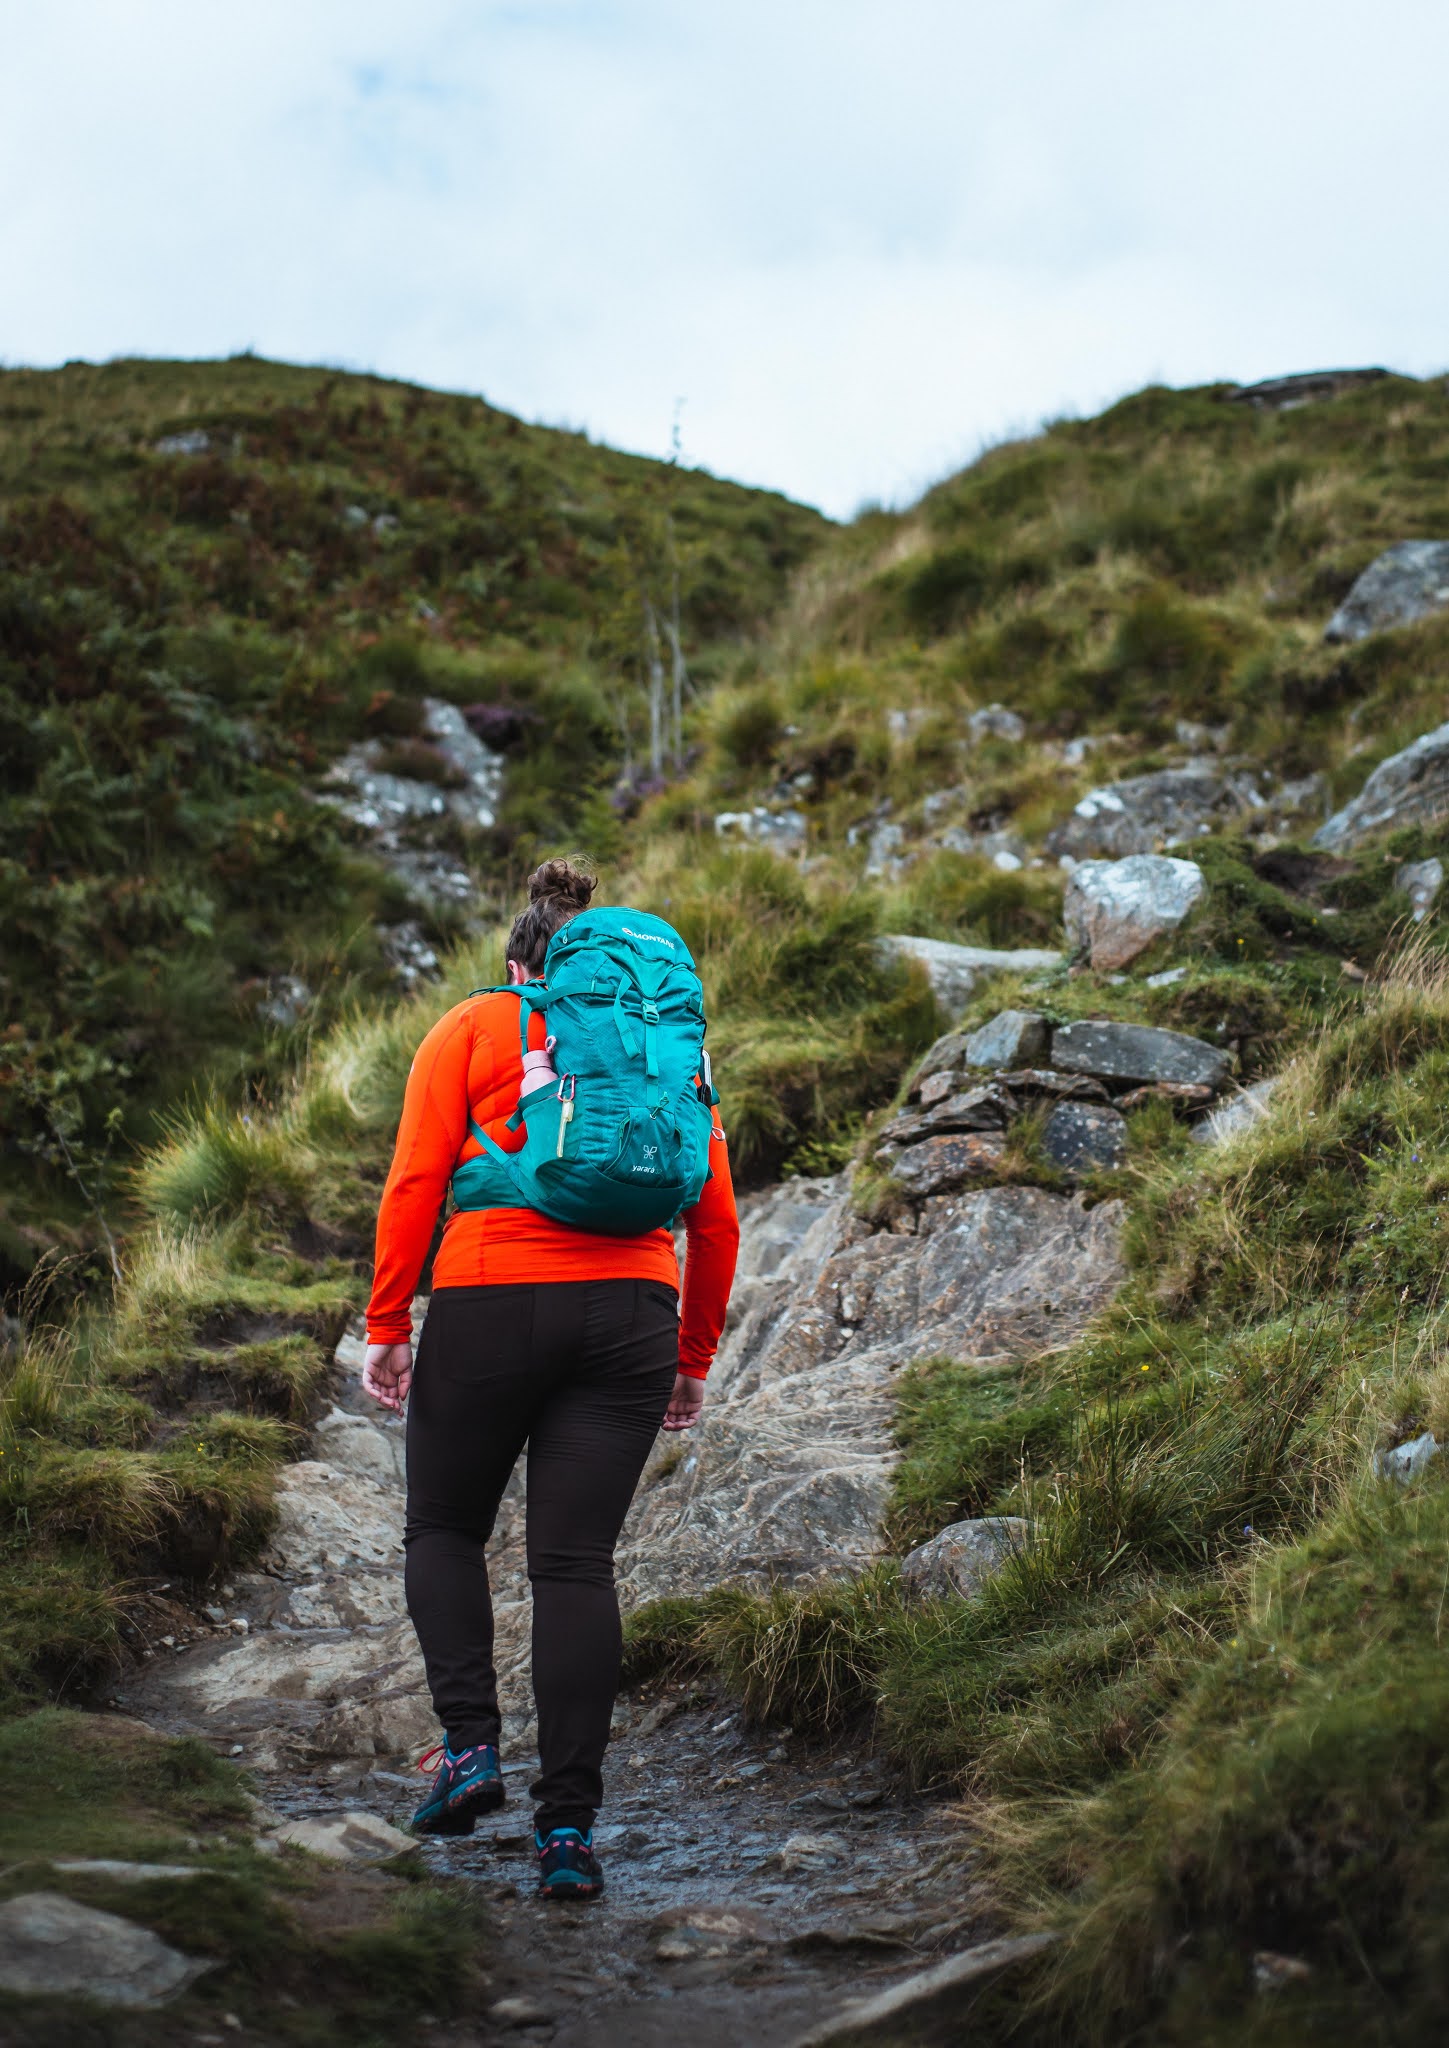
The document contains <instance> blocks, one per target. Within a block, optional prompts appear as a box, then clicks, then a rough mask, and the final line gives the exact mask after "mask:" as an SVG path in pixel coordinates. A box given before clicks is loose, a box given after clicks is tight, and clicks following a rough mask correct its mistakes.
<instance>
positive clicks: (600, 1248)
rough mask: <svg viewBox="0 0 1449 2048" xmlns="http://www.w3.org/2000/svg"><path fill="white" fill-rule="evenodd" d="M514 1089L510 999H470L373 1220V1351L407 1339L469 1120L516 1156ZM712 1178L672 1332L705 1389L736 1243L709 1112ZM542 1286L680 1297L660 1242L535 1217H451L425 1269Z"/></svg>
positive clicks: (471, 1140) (407, 1119) (430, 1074)
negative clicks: (641, 1283) (638, 1288)
mask: <svg viewBox="0 0 1449 2048" xmlns="http://www.w3.org/2000/svg"><path fill="white" fill-rule="evenodd" d="M543 1030H544V1025H543V1020H542V1018H540V1017H535V1018H534V1019H533V1022H532V1026H531V1029H530V1042H531V1043H532V1042H533V1041H534V1039H536V1040H537V1041H538V1042H539V1043H540V1044H541V1043H542V1038H543ZM522 1083H523V1058H522V1053H521V1050H520V1047H519V1040H518V1001H517V998H516V997H514V996H510V995H502V994H497V993H490V994H487V995H480V996H469V997H468V999H467V1001H466V1002H462V1003H459V1004H458V1005H457V1007H456V1008H455V1009H452V1010H449V1012H448V1014H447V1015H446V1016H445V1017H442V1018H440V1019H439V1021H438V1022H437V1023H436V1024H435V1025H434V1026H433V1028H432V1030H431V1031H430V1032H429V1033H428V1035H427V1037H426V1038H425V1039H424V1040H423V1042H422V1044H421V1045H420V1046H419V1048H418V1052H417V1056H416V1058H415V1059H414V1061H413V1064H412V1071H411V1073H410V1074H409V1075H408V1084H407V1092H406V1094H405V1096H404V1098H403V1111H402V1121H401V1123H400V1124H399V1126H398V1134H397V1144H396V1146H395V1147H394V1150H393V1158H392V1167H391V1170H390V1171H389V1173H388V1177H387V1184H386V1186H385V1187H384V1188H383V1191H382V1202H381V1205H380V1207H379V1209H378V1215H377V1254H376V1263H375V1267H374V1274H373V1283H372V1300H371V1301H370V1303H369V1304H368V1310H367V1338H368V1342H369V1343H370V1344H401V1343H404V1342H406V1340H407V1339H408V1338H409V1337H410V1336H411V1334H412V1316H411V1309H412V1300H413V1296H414V1294H415V1293H416V1291H417V1285H418V1279H419V1276H420V1275H421V1273H422V1270H423V1262H424V1260H425V1259H426V1258H427V1255H428V1246H429V1245H430V1244H431V1243H432V1238H433V1227H434V1225H435V1224H436V1222H437V1219H438V1210H439V1208H440V1206H441V1204H442V1201H443V1196H444V1193H445V1191H446V1189H447V1185H448V1182H449V1180H450V1179H451V1177H452V1173H453V1168H454V1167H455V1166H456V1165H458V1164H459V1163H460V1162H461V1161H462V1160H464V1159H471V1158H474V1157H476V1156H477V1154H478V1153H479V1152H480V1151H481V1150H482V1149H483V1148H482V1147H481V1146H480V1145H479V1143H478V1141H477V1139H476V1138H475V1137H474V1136H473V1134H472V1132H471V1131H470V1130H469V1128H468V1126H469V1121H470V1119H471V1120H472V1121H474V1122H476V1123H477V1124H478V1126H479V1128H480V1129H481V1130H484V1131H486V1132H487V1133H488V1135H489V1137H490V1138H492V1139H493V1140H494V1142H495V1143H496V1144H499V1145H501V1146H502V1147H503V1148H504V1150H505V1151H509V1152H516V1151H518V1150H520V1149H521V1148H522V1145H523V1142H524V1133H523V1131H522V1129H521V1128H520V1129H519V1130H517V1131H510V1130H509V1129H508V1127H507V1124H508V1119H509V1117H511V1116H512V1114H513V1112H514V1110H515V1109H516V1108H517V1107H518V1096H519V1090H520V1088H521V1087H522ZM710 1167H711V1174H710V1178H709V1179H708V1180H707V1181H706V1182H705V1184H704V1189H703V1192H702V1193H701V1195H700V1198H699V1200H698V1201H697V1202H696V1203H695V1205H694V1207H693V1208H692V1209H688V1210H686V1211H685V1215H684V1231H685V1259H684V1292H683V1300H682V1302H681V1307H680V1329H679V1370H680V1371H681V1372H682V1373H687V1374H688V1375H689V1377H690V1378H691V1379H701V1380H702V1379H703V1378H704V1377H705V1375H706V1374H707V1373H708V1371H709V1368H710V1365H711V1363H712V1362H713V1359H714V1354H715V1350H716V1348H717V1346H718V1344H719V1339H720V1332H721V1331H722V1330H723V1328H724V1320H725V1311H726V1309H727V1308H728V1306H729V1297H730V1288H731V1285H732V1284H733V1281H734V1275H735V1258H736V1255H737V1252H738V1250H739V1240H740V1226H739V1219H738V1216H737V1215H736V1212H735V1195H734V1185H733V1183H732V1181H731V1179H730V1167H729V1153H728V1149H727V1147H726V1145H725V1140H724V1131H723V1128H722V1127H721V1124H720V1120H719V1112H718V1110H716V1111H715V1114H714V1142H713V1143H712V1144H711V1146H710ZM547 1280H662V1281H663V1282H664V1283H665V1284H666V1285H667V1286H670V1287H677V1286H678V1285H679V1261H678V1259H677V1257H676V1255H675V1250H674V1240H673V1238H672V1237H671V1235H670V1233H669V1232H668V1231H667V1230H650V1231H646V1232H645V1233H644V1234H643V1235H642V1236H639V1237H610V1236H606V1235H605V1234H603V1233H602V1232H594V1231H587V1230H575V1229H573V1228H572V1227H571V1226H570V1225H569V1224H566V1223H556V1222H555V1221H554V1220H553V1218H552V1217H550V1216H544V1215H541V1214H540V1213H539V1212H538V1210H536V1209H455V1210H454V1211H453V1213H452V1214H451V1215H450V1216H449V1218H448V1220H447V1222H446V1223H445V1224H444V1226H443V1236H442V1242H441V1243H440V1244H439V1246H438V1250H437V1254H436V1256H435V1257H434V1260H433V1285H434V1287H481V1286H515V1285H517V1284H518V1283H520V1282H531V1281H547Z"/></svg>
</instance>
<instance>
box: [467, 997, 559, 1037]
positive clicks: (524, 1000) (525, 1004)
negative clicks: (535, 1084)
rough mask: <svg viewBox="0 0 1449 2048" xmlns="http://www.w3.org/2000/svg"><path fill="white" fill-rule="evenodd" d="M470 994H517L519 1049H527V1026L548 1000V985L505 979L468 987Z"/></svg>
mask: <svg viewBox="0 0 1449 2048" xmlns="http://www.w3.org/2000/svg"><path fill="white" fill-rule="evenodd" d="M468 994H469V996H470V997H472V996H517V998H518V1039H519V1046H520V1049H521V1050H522V1051H524V1052H527V1051H528V1049H529V1048H528V1027H529V1025H530V1024H531V1023H532V1021H533V1019H534V1017H535V1015H536V1014H537V1013H538V1012H539V1011H540V1010H542V1009H543V1007H544V1005H545V1003H547V1001H548V986H547V984H546V983H545V982H542V981H521V982H520V981H505V982H502V983H499V984H497V985H495V986H493V987H489V988H470V989H469V991H468Z"/></svg>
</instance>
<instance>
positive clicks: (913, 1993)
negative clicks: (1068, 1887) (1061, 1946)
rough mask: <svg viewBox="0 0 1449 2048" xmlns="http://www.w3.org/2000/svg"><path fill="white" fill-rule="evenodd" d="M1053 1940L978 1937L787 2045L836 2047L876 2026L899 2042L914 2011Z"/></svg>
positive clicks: (980, 1980)
mask: <svg viewBox="0 0 1449 2048" xmlns="http://www.w3.org/2000/svg"><path fill="white" fill-rule="evenodd" d="M1056 1939H1057V1937H1056V1936H1055V1935H1054V1934H1008V1935H1003V1936H1002V1937H1001V1938H1000V1939H999V1940H997V1941H983V1942H980V1943H978V1944H977V1946H976V1947H975V1948H968V1949H965V1950H964V1951H963V1952H962V1953H961V1954H960V1955H956V1956H947V1958H946V1960H945V1961H944V1962H942V1963H934V1964H933V1965H932V1966H931V1968H930V1969H929V1970H917V1971H916V1972H915V1973H914V1974H913V1975H912V1976H909V1977H907V1978H905V1979H904V1980H903V1982H901V1983H899V1984H892V1985H891V1987H890V1989H889V1990H887V1991H881V1992H878V1993H877V1994H876V1996H875V1997H874V1998H857V1999H853V2000H852V2001H851V2003H850V2004H849V2005H846V2006H843V2007H842V2008H841V2010H840V2011H839V2012H838V2013H835V2014H833V2015H832V2017H831V2018H830V2019H828V2020H825V2021H823V2022H822V2024H821V2025H820V2026H818V2027H812V2028H811V2029H810V2031H809V2033H807V2034H801V2035H799V2036H798V2037H797V2038H796V2039H795V2041H793V2042H792V2043H791V2048H835V2044H836V2043H837V2042H845V2041H850V2040H852V2039H855V2038H858V2037H862V2036H863V2037H864V2038H865V2039H870V2038H871V2037H872V2035H873V2034H874V2033H875V2030H876V2029H882V2030H883V2031H882V2032H881V2033H880V2035H879V2038H880V2039H881V2040H882V2041H899V2040H901V2039H902V2038H903V2036H902V2034H901V2033H900V2032H898V2031H897V2029H898V2028H900V2027H902V2026H907V2027H908V2026H909V2025H910V2024H911V2023H912V2020H913V2018H914V2016H915V2015H916V2014H917V2013H918V2012H921V2011H923V2010H924V2009H925V2008H927V2007H930V2006H933V2005H935V2004H936V2003H937V2002H938V2001H939V2000H942V1999H944V1998H947V1997H949V1996H951V1995H952V1994H955V1993H960V1992H963V1991H966V1990H968V1989H969V1988H970V1986H971V1985H973V1984H981V1983H985V1982H986V1981H987V1980H988V1979H990V1978H992V1977H994V1976H996V1975H997V1973H998V1972H999V1971H1001V1970H1005V1969H1009V1968H1010V1967H1011V1966H1012V1965H1013V1964H1014V1963H1024V1962H1027V1961H1029V1960H1030V1958H1031V1957H1033V1956H1038V1955H1040V1954H1041V1952H1042V1951H1043V1949H1046V1948H1050V1947H1051V1945H1052V1943H1053V1942H1054V1941H1055V1940H1056ZM953 2038H956V2037H953ZM959 2038H961V2039H962V2040H964V2039H965V2038H966V2037H965V2036H964V2035H963V2036H960V2037H959Z"/></svg>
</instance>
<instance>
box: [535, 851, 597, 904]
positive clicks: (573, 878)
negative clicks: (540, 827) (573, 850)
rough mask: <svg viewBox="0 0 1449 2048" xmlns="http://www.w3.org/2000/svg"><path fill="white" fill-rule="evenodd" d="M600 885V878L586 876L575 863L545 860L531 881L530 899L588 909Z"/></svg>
mask: <svg viewBox="0 0 1449 2048" xmlns="http://www.w3.org/2000/svg"><path fill="white" fill-rule="evenodd" d="M598 886H599V884H598V878H597V877H596V876H594V875H586V874H585V873H584V871H583V869H582V868H576V867H575V866H574V864H573V862H572V861H568V860H546V861H544V863H543V865H542V866H541V867H536V868H535V869H534V871H533V873H532V874H531V875H530V876H529V878H528V900H529V902H530V903H543V902H546V901H549V900H553V901H555V902H561V903H567V904H569V905H571V906H572V908H573V909H575V910H587V909H588V907H589V899H590V898H591V897H592V895H593V893H594V891H595V889H597V888H598Z"/></svg>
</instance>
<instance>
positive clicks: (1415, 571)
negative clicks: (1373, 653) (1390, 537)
mask: <svg viewBox="0 0 1449 2048" xmlns="http://www.w3.org/2000/svg"><path fill="white" fill-rule="evenodd" d="M1446 605H1449V540H1401V541H1400V542H1399V543H1398V544H1397V546H1395V547H1391V548H1389V549H1388V550H1386V552H1385V553H1384V554H1382V555H1380V556H1379V558H1378V560H1377V561H1376V562H1370V564H1369V566H1368V567H1367V569H1365V570H1364V572H1363V574H1362V576H1360V577H1359V579H1358V581H1357V582H1356V583H1355V584H1354V586H1353V588H1352V590H1350V592H1349V593H1348V596H1347V597H1346V598H1345V599H1344V600H1343V603H1342V604H1341V605H1340V606H1339V608H1338V610H1337V611H1336V612H1335V613H1334V615H1333V617H1332V618H1331V619H1330V620H1329V622H1328V624H1327V625H1326V626H1325V627H1324V629H1323V637H1324V639H1325V640H1329V641H1336V642H1339V643H1342V642H1344V641H1353V640H1363V639H1366V638H1367V637H1368V635H1369V634H1370V633H1380V632H1382V631H1383V630H1384V629H1385V627H1388V626H1412V625H1413V624H1414V623H1415V622H1416V620H1419V619H1426V618H1428V617H1429V615H1430V613H1431V612H1438V611H1443V610H1444V608H1445V606H1446Z"/></svg>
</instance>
